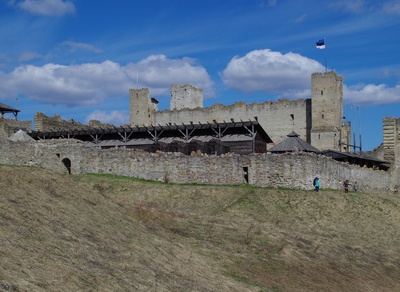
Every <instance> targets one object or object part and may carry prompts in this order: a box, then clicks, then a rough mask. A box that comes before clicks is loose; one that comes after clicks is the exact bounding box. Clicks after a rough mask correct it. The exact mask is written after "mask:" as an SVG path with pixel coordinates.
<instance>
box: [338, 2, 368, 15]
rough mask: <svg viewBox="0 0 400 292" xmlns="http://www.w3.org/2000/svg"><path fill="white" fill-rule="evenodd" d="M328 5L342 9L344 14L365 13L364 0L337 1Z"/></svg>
mask: <svg viewBox="0 0 400 292" xmlns="http://www.w3.org/2000/svg"><path fill="white" fill-rule="evenodd" d="M330 5H331V6H332V7H334V8H336V9H342V10H344V11H346V12H350V13H355V14H358V13H361V12H363V11H365V9H366V6H367V3H366V1H365V0H352V1H348V0H337V1H335V2H332V3H331V4H330Z"/></svg>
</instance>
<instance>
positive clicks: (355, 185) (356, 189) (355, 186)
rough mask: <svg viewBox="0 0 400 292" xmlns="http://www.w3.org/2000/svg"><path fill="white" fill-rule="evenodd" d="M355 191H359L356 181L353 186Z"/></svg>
mask: <svg viewBox="0 0 400 292" xmlns="http://www.w3.org/2000/svg"><path fill="white" fill-rule="evenodd" d="M353 189H354V192H355V193H357V191H358V184H357V182H356V181H355V182H354V184H353Z"/></svg>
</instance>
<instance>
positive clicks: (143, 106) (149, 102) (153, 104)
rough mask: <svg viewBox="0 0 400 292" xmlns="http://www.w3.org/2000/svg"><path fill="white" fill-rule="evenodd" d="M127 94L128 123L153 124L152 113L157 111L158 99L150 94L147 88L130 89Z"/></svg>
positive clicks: (133, 124) (134, 124)
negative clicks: (128, 103) (128, 104)
mask: <svg viewBox="0 0 400 292" xmlns="http://www.w3.org/2000/svg"><path fill="white" fill-rule="evenodd" d="M129 96H130V98H129V102H130V106H129V110H130V114H129V123H130V124H131V125H132V126H136V125H139V126H143V125H145V126H149V125H151V124H153V123H154V113H155V112H156V111H158V101H157V100H156V99H154V98H152V97H151V96H150V91H149V89H148V88H141V89H130V90H129Z"/></svg>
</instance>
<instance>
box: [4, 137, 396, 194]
mask: <svg viewBox="0 0 400 292" xmlns="http://www.w3.org/2000/svg"><path fill="white" fill-rule="evenodd" d="M0 163H2V164H11V165H27V166H37V167H42V168H45V169H49V170H51V171H55V172H58V173H68V168H67V166H68V167H69V165H70V171H71V173H72V174H83V173H109V174H115V175H124V176H130V177H138V178H143V179H146V180H158V181H163V182H172V183H199V184H221V185H240V184H243V183H246V179H245V171H246V172H247V175H248V183H249V184H250V185H253V186H260V187H290V188H299V189H312V180H313V178H314V177H315V176H318V177H320V179H321V183H322V188H329V189H341V188H342V186H341V182H342V181H344V180H345V179H349V180H350V181H351V182H354V181H357V182H358V184H359V187H360V191H364V192H376V191H380V192H382V191H384V192H386V191H389V190H392V191H393V190H398V186H399V185H400V182H399V175H398V173H396V172H385V171H379V170H373V169H369V168H361V167H358V166H354V165H349V164H347V163H342V162H337V161H335V160H332V159H330V158H328V157H325V156H321V155H316V154H306V153H301V152H300V153H296V154H279V155H278V154H253V155H248V156H240V155H237V154H227V155H222V156H207V155H203V154H201V155H194V156H186V155H183V154H181V153H161V152H158V153H148V152H143V151H140V150H134V149H123V148H113V149H108V150H102V149H99V148H86V147H84V146H83V143H82V142H80V141H78V140H72V139H71V140H43V141H34V142H11V141H6V140H3V141H0Z"/></svg>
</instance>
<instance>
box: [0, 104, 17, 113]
mask: <svg viewBox="0 0 400 292" xmlns="http://www.w3.org/2000/svg"><path fill="white" fill-rule="evenodd" d="M19 112H20V110H19V109H16V108H13V107H11V106H9V105H6V104H4V103H2V102H0V113H1V115H4V114H5V113H13V114H14V116H17V115H18V113H19Z"/></svg>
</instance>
